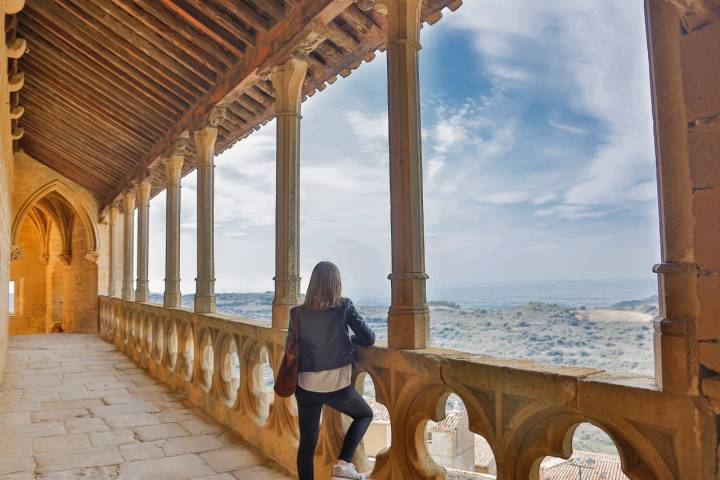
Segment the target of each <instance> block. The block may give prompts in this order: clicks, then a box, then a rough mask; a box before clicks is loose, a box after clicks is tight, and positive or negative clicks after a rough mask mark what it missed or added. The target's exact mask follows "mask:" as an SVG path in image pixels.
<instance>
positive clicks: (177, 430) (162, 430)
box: [134, 423, 188, 442]
mask: <svg viewBox="0 0 720 480" xmlns="http://www.w3.org/2000/svg"><path fill="white" fill-rule="evenodd" d="M134 431H135V434H136V435H137V437H138V438H139V439H140V440H142V441H143V442H149V441H152V440H159V439H161V438H173V437H184V436H186V435H188V432H187V430H185V429H184V428H182V427H181V426H180V425H178V424H177V423H163V424H161V425H148V426H145V427H138V428H135V429H134Z"/></svg>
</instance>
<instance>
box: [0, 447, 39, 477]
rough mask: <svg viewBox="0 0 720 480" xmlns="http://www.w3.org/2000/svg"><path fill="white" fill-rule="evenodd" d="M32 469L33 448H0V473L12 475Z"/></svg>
mask: <svg viewBox="0 0 720 480" xmlns="http://www.w3.org/2000/svg"><path fill="white" fill-rule="evenodd" d="M31 470H32V449H30V448H11V449H8V450H0V475H2V476H4V475H10V474H13V473H22V472H28V471H31Z"/></svg>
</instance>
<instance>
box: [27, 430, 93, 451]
mask: <svg viewBox="0 0 720 480" xmlns="http://www.w3.org/2000/svg"><path fill="white" fill-rule="evenodd" d="M83 448H90V440H89V439H88V436H87V435H86V434H84V433H76V434H71V435H57V436H54V437H41V438H35V439H33V452H34V453H49V452H63V451H65V450H81V449H83Z"/></svg>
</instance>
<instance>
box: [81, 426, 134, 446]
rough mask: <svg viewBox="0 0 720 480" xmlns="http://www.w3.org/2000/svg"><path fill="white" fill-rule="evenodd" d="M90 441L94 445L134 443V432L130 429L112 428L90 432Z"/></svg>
mask: <svg viewBox="0 0 720 480" xmlns="http://www.w3.org/2000/svg"><path fill="white" fill-rule="evenodd" d="M89 436H90V442H91V443H92V444H93V445H94V446H96V447H105V446H108V445H125V444H126V443H136V442H137V440H136V439H135V434H134V433H133V431H132V430H113V431H111V432H92V433H90V434H89Z"/></svg>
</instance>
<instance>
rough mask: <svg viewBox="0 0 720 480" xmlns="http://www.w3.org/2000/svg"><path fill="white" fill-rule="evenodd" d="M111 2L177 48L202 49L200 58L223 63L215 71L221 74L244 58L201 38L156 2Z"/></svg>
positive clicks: (130, 0)
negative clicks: (141, 21)
mask: <svg viewBox="0 0 720 480" xmlns="http://www.w3.org/2000/svg"><path fill="white" fill-rule="evenodd" d="M112 2H113V3H115V5H117V6H118V7H120V8H122V9H123V10H125V11H126V12H128V13H129V14H131V15H135V16H137V18H138V19H141V20H143V23H145V24H146V25H147V26H148V27H149V28H152V29H153V30H155V31H156V33H157V34H158V35H160V36H162V37H164V38H167V39H168V40H170V41H172V42H173V43H175V44H176V45H177V46H178V48H180V49H183V50H186V51H189V52H195V50H198V49H199V50H201V52H198V53H199V55H200V57H201V58H202V57H204V58H205V59H207V61H208V62H209V63H211V62H212V61H213V60H217V61H219V62H222V64H223V65H224V67H223V68H218V67H214V68H217V69H218V70H225V69H226V68H227V67H228V66H229V65H232V64H233V63H234V62H235V61H237V59H238V58H241V57H237V56H234V55H232V54H231V53H229V52H228V51H227V50H225V49H223V48H222V47H221V46H220V45H218V44H217V43H216V42H213V41H211V40H210V39H209V38H208V37H206V36H204V35H198V34H197V31H196V30H195V29H193V28H192V27H190V26H188V25H187V24H186V23H185V22H180V21H178V19H177V17H175V16H174V15H173V14H172V13H171V12H169V11H168V10H167V9H166V8H164V7H163V6H162V5H160V3H159V2H158V1H157V0H112Z"/></svg>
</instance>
